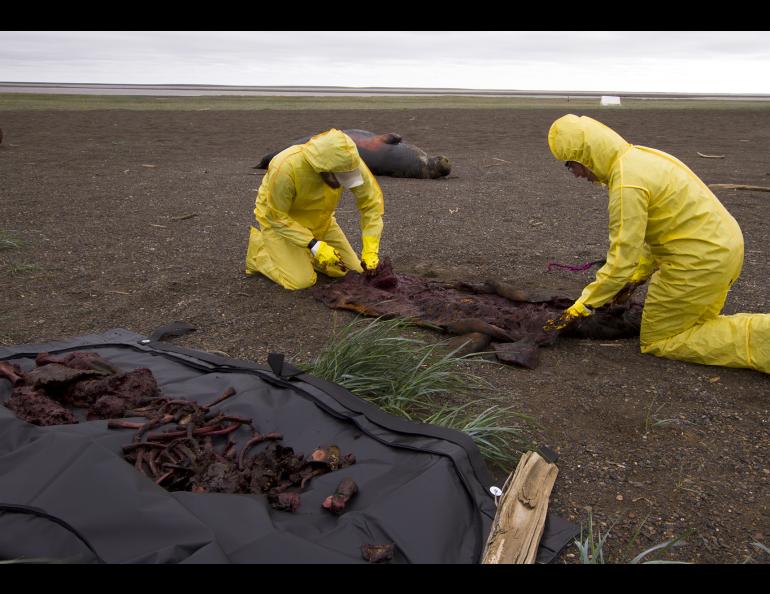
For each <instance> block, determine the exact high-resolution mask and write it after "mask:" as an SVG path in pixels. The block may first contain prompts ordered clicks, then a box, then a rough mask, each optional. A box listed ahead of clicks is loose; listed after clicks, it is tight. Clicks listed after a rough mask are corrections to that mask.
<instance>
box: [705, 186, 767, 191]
mask: <svg viewBox="0 0 770 594" xmlns="http://www.w3.org/2000/svg"><path fill="white" fill-rule="evenodd" d="M709 188H715V189H717V190H753V191H754V192H770V188H768V187H766V186H744V185H741V184H709Z"/></svg>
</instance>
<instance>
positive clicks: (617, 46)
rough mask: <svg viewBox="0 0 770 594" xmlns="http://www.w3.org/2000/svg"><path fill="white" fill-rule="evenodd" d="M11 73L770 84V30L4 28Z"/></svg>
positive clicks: (591, 86)
mask: <svg viewBox="0 0 770 594" xmlns="http://www.w3.org/2000/svg"><path fill="white" fill-rule="evenodd" d="M0 82H70V83H112V84H210V85H249V86H272V85H281V86H286V85H291V86H295V85H298V86H349V87H428V88H467V89H505V90H549V91H564V90H569V91H617V92H622V91H625V92H634V91H636V92H680V93H753V94H770V33H769V32H767V31H757V32H754V31H735V32H728V31H683V32H677V31H650V32H645V31H486V32H478V31H477V32H466V31H2V32H0Z"/></svg>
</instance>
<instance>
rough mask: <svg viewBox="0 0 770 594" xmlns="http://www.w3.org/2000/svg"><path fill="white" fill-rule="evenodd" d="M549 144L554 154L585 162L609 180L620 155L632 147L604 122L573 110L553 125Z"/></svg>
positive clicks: (597, 175)
mask: <svg viewBox="0 0 770 594" xmlns="http://www.w3.org/2000/svg"><path fill="white" fill-rule="evenodd" d="M548 146H549V147H550V148H551V152H552V153H553V155H554V157H556V158H557V159H559V160H560V161H577V162H578V163H580V164H581V165H585V166H586V167H588V169H590V170H591V171H592V172H593V173H594V175H596V177H597V178H599V181H600V182H602V183H605V184H606V183H608V182H609V178H610V174H611V172H612V167H613V165H614V164H615V162H616V161H617V159H618V157H620V156H621V155H622V154H623V153H625V152H626V151H627V150H629V149H630V148H631V147H632V145H631V144H629V143H628V142H626V141H625V140H624V139H623V137H622V136H621V135H620V134H618V133H617V132H615V131H614V130H612V129H611V128H608V127H607V126H605V125H604V124H602V123H601V122H597V121H596V120H594V119H593V118H589V117H588V116H576V115H573V114H568V115H565V116H562V117H560V118H559V119H558V120H556V121H555V122H554V123H553V124H552V125H551V129H550V130H549V131H548Z"/></svg>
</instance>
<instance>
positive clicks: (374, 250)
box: [361, 235, 380, 270]
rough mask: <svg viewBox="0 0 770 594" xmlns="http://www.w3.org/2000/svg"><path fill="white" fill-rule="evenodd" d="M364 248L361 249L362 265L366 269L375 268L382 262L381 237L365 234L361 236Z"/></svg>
mask: <svg viewBox="0 0 770 594" xmlns="http://www.w3.org/2000/svg"><path fill="white" fill-rule="evenodd" d="M361 243H362V244H363V249H362V250H361V267H362V268H363V269H364V270H375V269H376V268H377V266H379V264H380V257H379V255H378V254H379V251H380V238H379V237H373V236H371V235H365V236H363V237H362V238H361Z"/></svg>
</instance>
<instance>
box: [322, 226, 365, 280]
mask: <svg viewBox="0 0 770 594" xmlns="http://www.w3.org/2000/svg"><path fill="white" fill-rule="evenodd" d="M320 235H321V237H317V238H316V239H320V240H321V241H325V242H326V243H328V244H329V245H330V246H332V247H333V248H334V249H335V250H337V251H338V252H339V254H340V257H341V258H342V263H343V264H344V265H345V268H346V269H347V270H352V271H353V272H358V273H361V272H363V271H364V269H363V268H361V261H360V258H359V257H358V254H356V252H355V251H354V250H353V247H352V246H351V245H350V242H349V241H348V238H347V237H346V236H345V233H344V232H343V231H342V229H341V228H340V226H339V224H338V223H337V221H336V219H335V218H334V217H332V219H331V221H330V222H329V225H328V227H327V228H326V230H325V231H324V232H323V233H321V234H320ZM313 267H314V268H315V269H316V270H317V271H318V272H320V273H322V274H325V275H327V276H331V277H334V278H338V277H341V276H345V275H346V274H347V270H342V269H341V268H339V267H338V266H327V267H325V268H324V267H319V266H318V263H317V262H315V261H314V262H313Z"/></svg>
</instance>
